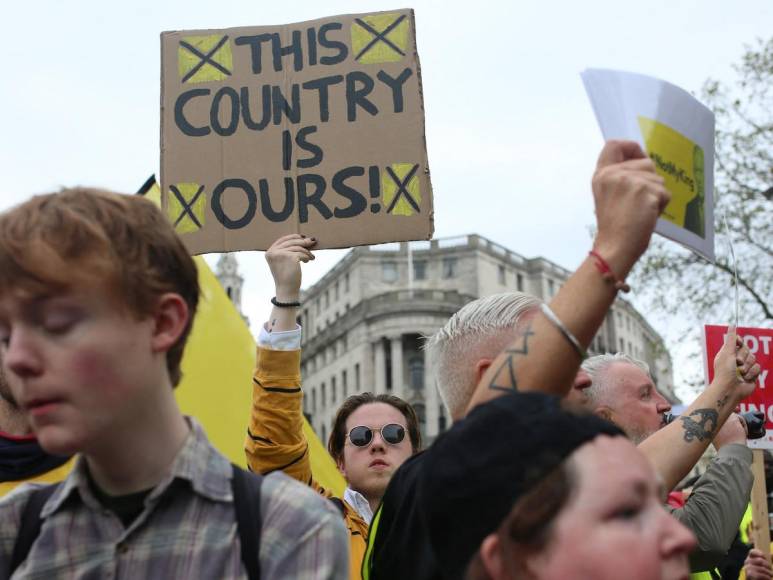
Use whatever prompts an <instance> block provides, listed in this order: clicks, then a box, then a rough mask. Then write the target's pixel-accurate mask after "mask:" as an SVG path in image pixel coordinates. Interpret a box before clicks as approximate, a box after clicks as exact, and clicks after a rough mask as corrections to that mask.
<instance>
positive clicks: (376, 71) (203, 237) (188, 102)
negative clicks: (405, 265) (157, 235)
mask: <svg viewBox="0 0 773 580" xmlns="http://www.w3.org/2000/svg"><path fill="white" fill-rule="evenodd" d="M415 30H416V29H415V23H414V15H413V11H412V10H397V11H394V12H382V13H374V14H360V15H349V16H335V17H331V18H323V19H320V20H313V21H309V22H303V23H299V24H290V25H285V26H261V27H249V28H229V29H224V30H189V31H184V32H164V33H162V35H161V70H162V74H161V76H162V85H161V101H162V105H161V186H162V187H161V189H162V202H163V208H164V210H165V211H166V212H167V213H168V215H169V217H170V219H171V220H172V223H174V224H175V228H176V230H177V231H178V232H179V233H180V234H181V236H182V238H183V240H184V241H185V243H186V245H187V247H188V248H189V249H190V251H191V252H192V253H195V254H198V253H202V252H219V251H230V250H244V249H266V248H268V246H269V245H270V244H271V243H272V242H273V241H274V240H276V239H277V238H278V237H279V236H281V235H284V234H287V233H292V232H297V233H302V234H306V235H310V236H315V237H316V238H317V239H318V246H317V247H318V248H337V247H348V246H353V245H360V244H372V243H379V242H388V241H399V240H414V239H429V238H430V237H431V236H432V231H433V202H432V187H431V184H430V179H429V167H428V165H427V153H426V144H425V138H424V105H423V102H422V94H421V77H420V69H419V59H418V54H417V52H416V35H415Z"/></svg>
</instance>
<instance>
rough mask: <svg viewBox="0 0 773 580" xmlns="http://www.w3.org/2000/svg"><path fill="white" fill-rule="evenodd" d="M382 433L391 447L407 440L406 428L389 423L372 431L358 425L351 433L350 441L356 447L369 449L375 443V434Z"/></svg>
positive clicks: (382, 436)
mask: <svg viewBox="0 0 773 580" xmlns="http://www.w3.org/2000/svg"><path fill="white" fill-rule="evenodd" d="M374 431H378V432H379V433H381V438H382V439H383V440H384V441H385V442H386V443H389V444H390V445H397V444H398V443H400V441H402V440H403V439H405V427H403V426H402V425H398V424H397V423H389V424H388V425H384V426H383V427H382V428H381V429H371V428H370V427H366V426H365V425H358V426H357V427H355V428H354V429H352V430H351V431H349V441H351V442H352V445H355V446H356V447H367V446H368V445H370V443H371V441H373V432H374Z"/></svg>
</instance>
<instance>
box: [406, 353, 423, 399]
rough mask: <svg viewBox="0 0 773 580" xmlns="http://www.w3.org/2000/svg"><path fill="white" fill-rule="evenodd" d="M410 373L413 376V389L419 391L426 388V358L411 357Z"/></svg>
mask: <svg viewBox="0 0 773 580" xmlns="http://www.w3.org/2000/svg"><path fill="white" fill-rule="evenodd" d="M408 371H409V372H410V375H411V388H412V389H416V390H417V391H419V390H421V389H423V388H424V357H423V356H421V355H418V356H414V357H411V359H410V360H409V361H408Z"/></svg>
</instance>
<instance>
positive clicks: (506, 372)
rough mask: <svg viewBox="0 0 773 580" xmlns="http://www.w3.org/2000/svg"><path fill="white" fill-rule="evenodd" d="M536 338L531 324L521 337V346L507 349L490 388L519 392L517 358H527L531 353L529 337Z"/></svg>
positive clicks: (517, 345)
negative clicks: (516, 369)
mask: <svg viewBox="0 0 773 580" xmlns="http://www.w3.org/2000/svg"><path fill="white" fill-rule="evenodd" d="M530 336H534V332H532V330H531V323H529V324H528V326H527V327H526V329H525V330H524V331H523V333H522V334H521V335H520V337H519V338H520V344H516V346H514V347H510V348H506V349H505V354H506V355H507V356H506V357H505V360H504V361H503V362H502V364H501V365H500V366H499V369H497V372H496V373H495V374H494V378H493V379H492V380H491V382H490V383H489V386H488V388H489V389H492V390H495V391H517V390H518V381H516V379H515V357H517V356H525V355H527V354H528V353H529V337H530Z"/></svg>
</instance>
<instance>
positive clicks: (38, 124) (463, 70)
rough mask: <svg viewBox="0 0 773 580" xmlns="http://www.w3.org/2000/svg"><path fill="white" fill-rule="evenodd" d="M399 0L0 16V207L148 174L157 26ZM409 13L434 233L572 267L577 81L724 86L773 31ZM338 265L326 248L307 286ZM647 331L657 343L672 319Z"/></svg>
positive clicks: (308, 15) (584, 224)
mask: <svg viewBox="0 0 773 580" xmlns="http://www.w3.org/2000/svg"><path fill="white" fill-rule="evenodd" d="M404 6H405V5H404V4H399V3H397V4H395V3H391V2H377V1H367V0H360V1H358V2H344V1H328V2H320V1H311V0H286V1H285V2H262V1H260V0H253V1H252V2H245V1H238V0H216V1H215V0H207V1H200V0H186V1H182V0H167V1H165V2H159V1H158V0H154V1H153V2H150V1H147V0H133V1H132V2H105V1H104V0H102V1H99V2H98V1H86V0H84V1H77V0H68V1H67V2H62V1H60V0H38V1H37V2H14V3H12V4H9V5H7V6H4V10H3V16H4V21H5V22H6V26H5V27H4V34H3V36H4V38H5V40H4V41H3V52H4V56H3V64H2V71H3V72H2V79H3V80H2V88H3V90H2V93H1V94H0V106H2V110H3V111H5V113H4V115H3V119H2V132H3V133H2V134H3V138H2V141H1V142H0V169H1V170H2V172H1V175H2V179H3V184H4V187H3V193H2V196H0V210H2V209H4V208H6V207H9V206H11V205H13V204H15V203H18V202H19V201H22V200H24V199H26V198H27V197H29V196H30V195H32V194H35V193H41V192H46V191H51V190H53V189H57V188H59V187H60V186H70V185H76V184H82V185H97V186H105V187H108V188H110V189H114V190H118V191H125V192H133V191H135V190H136V189H137V188H138V187H139V186H140V185H141V184H142V182H144V181H145V179H146V178H147V177H148V176H149V175H150V174H151V173H154V172H155V173H158V166H159V145H158V144H159V77H160V67H159V55H160V46H159V33H160V32H161V31H163V30H184V29H200V28H224V27H230V26H250V25H262V24H285V23H290V22H297V21H302V20H308V19H313V18H320V17H323V16H329V15H334V14H344V13H354V12H368V11H377V10H388V9H392V8H402V7H404ZM412 7H413V8H414V9H415V11H416V25H417V42H418V49H419V57H420V59H421V70H422V77H423V88H424V103H425V107H426V132H427V135H426V136H427V147H428V155H429V163H430V167H431V169H432V182H433V188H434V195H435V236H436V237H446V236H455V235H461V234H466V233H478V234H481V235H483V236H485V237H487V238H490V239H492V240H494V241H496V242H498V243H500V244H502V245H504V246H506V247H508V248H510V249H512V250H514V251H516V252H519V253H521V254H523V255H526V256H529V257H531V256H536V255H541V256H545V257H546V258H548V259H550V260H553V261H555V262H557V263H559V264H560V265H562V266H564V267H566V268H570V269H573V268H574V267H576V265H577V264H578V263H579V262H580V261H581V260H582V258H583V256H584V255H585V253H586V252H587V250H588V248H589V245H590V238H589V234H588V226H590V225H591V224H592V223H593V207H592V200H591V196H590V186H589V183H590V176H591V172H592V169H593V166H594V164H595V158H596V155H597V153H598V151H599V149H600V148H601V145H602V140H601V136H600V133H599V130H598V127H597V125H596V122H595V119H594V117H593V113H592V110H591V107H590V105H589V103H588V100H587V98H586V96H585V93H584V90H583V87H582V83H581V81H580V77H579V73H580V71H582V70H583V69H584V68H587V67H607V68H619V69H623V70H630V71H634V72H640V73H644V74H649V75H653V76H657V77H660V78H662V79H665V80H667V81H670V82H672V83H674V84H677V85H679V86H681V87H683V88H684V89H686V90H688V91H692V92H699V90H700V88H701V86H702V84H703V82H704V81H705V80H706V79H707V78H709V77H712V78H716V79H720V80H722V79H725V80H728V81H732V79H733V71H732V67H731V65H732V64H733V63H734V62H738V60H739V57H740V55H741V54H742V52H743V49H744V45H745V44H750V43H752V42H753V41H754V40H755V39H756V38H758V37H767V36H769V35H770V31H771V30H773V3H771V2H770V1H769V0H736V1H734V2H730V1H728V0H700V1H699V0H692V1H680V0H651V1H649V2H641V3H633V2H621V1H620V0H614V1H600V0H599V1H597V0H586V1H584V2H574V1H568V0H566V1H560V0H554V1H553V2H525V1H515V0H511V1H501V2H494V1H486V0H483V1H478V2H459V1H450V0H444V1H439V0H438V1H432V0H416V1H415V2H414V3H413V4H412ZM718 250H720V251H721V248H719V249H718ZM343 254H344V252H343V251H325V252H321V253H320V256H319V259H318V260H317V262H316V263H315V264H314V265H312V266H311V267H308V268H307V269H306V271H305V278H304V284H305V285H308V284H310V283H312V282H314V281H315V280H316V279H318V278H319V277H320V276H321V275H322V274H323V273H324V272H325V271H326V270H327V269H328V268H329V267H330V265H332V263H333V262H335V261H336V260H337V259H339V258H340V257H341V256H342V255H343ZM240 260H241V263H242V266H243V270H246V272H245V273H246V275H247V283H246V285H245V296H244V309H245V312H246V314H247V315H248V316H250V318H251V319H252V320H253V322H257V321H258V320H259V319H261V318H262V317H263V316H266V315H267V313H268V311H269V308H268V298H269V297H270V296H271V295H272V294H273V292H272V288H271V286H270V279H269V278H268V270H267V268H266V267H265V264H264V262H263V260H262V256H261V255H260V254H259V253H256V252H249V253H243V254H242V255H241V256H240ZM633 299H634V302H635V301H636V298H635V296H634V297H633ZM645 315H648V316H650V315H651V313H648V312H645ZM650 320H651V321H652V322H653V324H654V326H655V327H656V328H657V329H658V330H660V331H661V332H663V333H665V334H668V332H667V328H666V321H664V320H659V319H657V317H655V316H654V315H653V316H652V317H651V318H650ZM254 326H255V325H253V327H254ZM675 362H678V361H675Z"/></svg>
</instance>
